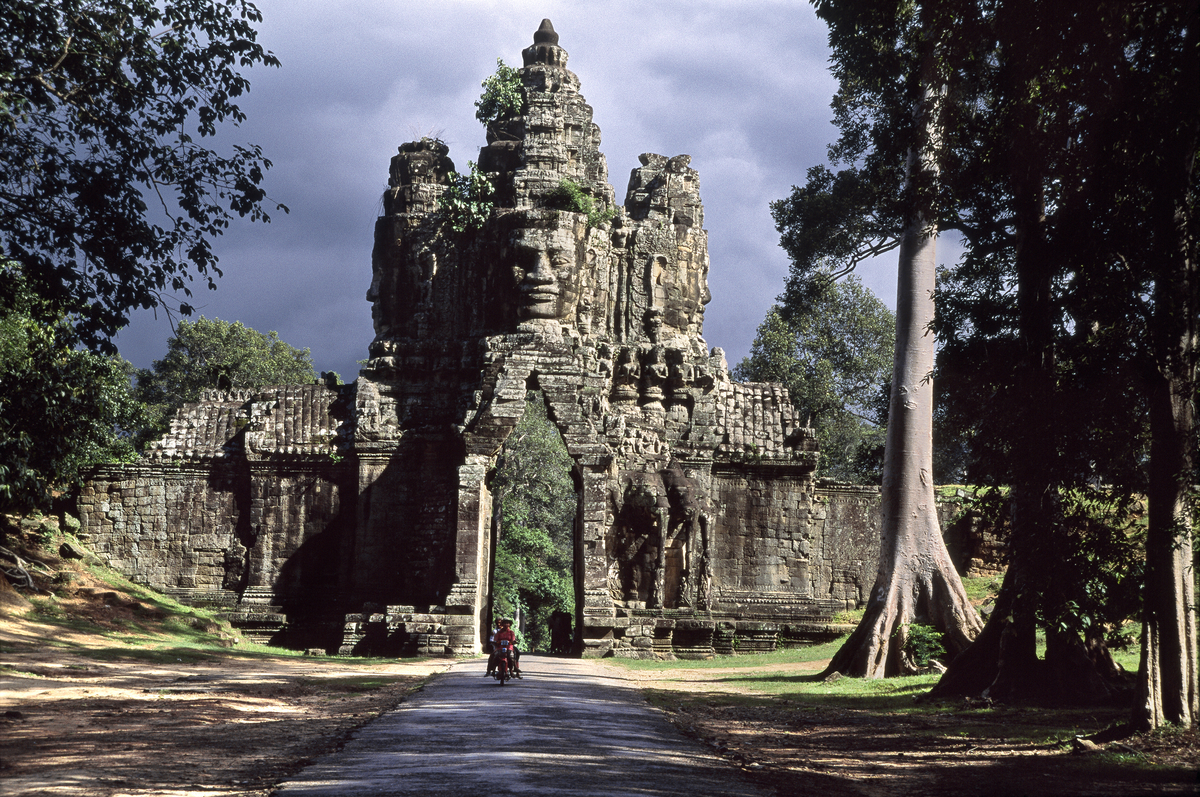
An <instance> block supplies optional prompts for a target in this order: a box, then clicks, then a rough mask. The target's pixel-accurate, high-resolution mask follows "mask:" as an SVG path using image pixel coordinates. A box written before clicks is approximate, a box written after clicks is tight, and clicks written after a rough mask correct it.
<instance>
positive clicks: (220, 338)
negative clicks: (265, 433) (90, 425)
mask: <svg viewBox="0 0 1200 797" xmlns="http://www.w3.org/2000/svg"><path fill="white" fill-rule="evenodd" d="M316 378H317V374H316V372H315V371H314V370H313V364H312V357H311V356H310V354H309V350H308V349H297V348H294V347H292V346H290V345H288V344H287V343H285V342H284V341H282V340H280V339H279V335H278V333H276V332H259V331H258V330H255V329H251V328H250V327H247V326H245V325H244V324H242V323H241V322H240V321H234V322H229V321H222V320H221V319H219V318H214V319H212V320H209V319H207V318H205V317H204V316H201V317H200V318H198V319H196V320H195V321H180V322H179V326H178V328H177V329H176V331H175V334H174V335H173V336H172V337H170V338H169V339H168V340H167V353H166V356H164V357H163V358H162V359H161V360H155V361H154V363H153V364H152V365H151V367H150V368H143V369H141V370H139V371H138V372H137V387H136V389H135V391H134V394H135V395H136V397H137V398H138V399H139V400H140V401H142V402H144V403H145V404H146V411H147V415H148V418H149V420H148V423H147V425H146V427H145V429H143V430H142V432H141V433H140V434H139V435H138V442H139V444H145V443H146V442H148V441H149V440H152V439H154V438H155V437H158V436H159V435H161V434H162V433H163V432H164V431H166V428H167V425H168V424H169V423H170V421H171V416H173V415H174V414H175V411H176V410H178V409H179V408H180V407H181V406H183V404H184V402H188V401H197V400H199V398H200V392H201V391H203V390H213V389H220V390H257V389H258V388H262V387H267V386H269V385H295V384H310V383H311V382H313V380H315V379H316Z"/></svg>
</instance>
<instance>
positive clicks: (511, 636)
mask: <svg viewBox="0 0 1200 797" xmlns="http://www.w3.org/2000/svg"><path fill="white" fill-rule="evenodd" d="M504 642H508V646H509V651H510V652H509V668H510V669H511V670H512V673H513V675H515V676H517V677H518V678H520V677H521V652H520V651H519V650H517V633H516V632H515V631H513V630H512V620H508V619H503V620H501V621H500V630H499V631H497V632H496V636H495V637H493V638H492V655H490V656H488V672H489V673H491V672H495V670H496V663H497V661H498V660H499V658H500V656H501V655H503V654H502V653H501V652H500V651H501V650H503V643H504Z"/></svg>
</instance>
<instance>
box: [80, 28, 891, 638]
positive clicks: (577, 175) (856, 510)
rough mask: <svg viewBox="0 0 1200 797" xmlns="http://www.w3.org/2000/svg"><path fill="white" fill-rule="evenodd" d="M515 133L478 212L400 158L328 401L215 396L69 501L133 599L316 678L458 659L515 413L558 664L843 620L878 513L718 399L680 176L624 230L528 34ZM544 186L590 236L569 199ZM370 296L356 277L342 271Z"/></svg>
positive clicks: (505, 138) (441, 170) (746, 389)
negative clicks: (571, 622)
mask: <svg viewBox="0 0 1200 797" xmlns="http://www.w3.org/2000/svg"><path fill="white" fill-rule="evenodd" d="M523 61H524V66H523V68H522V69H521V70H520V76H521V82H522V84H523V86H524V93H525V100H526V107H525V110H524V112H523V114H522V115H520V116H519V117H516V118H513V119H510V120H507V121H504V122H501V123H497V124H494V125H492V126H491V128H490V129H489V131H488V144H487V146H485V147H484V148H483V149H482V150H481V151H480V153H479V158H478V163H479V169H480V171H482V172H484V173H485V174H487V175H488V176H489V177H490V178H491V180H492V182H493V184H494V185H495V186H496V210H495V212H494V213H493V214H492V215H491V217H490V218H489V220H488V221H487V222H486V223H484V224H483V226H482V227H481V228H478V229H468V230H466V231H464V232H457V231H455V230H454V229H452V227H451V226H450V225H449V224H447V223H446V219H445V216H444V214H440V213H438V212H437V209H438V207H439V198H440V197H441V196H442V194H443V192H445V191H446V190H447V188H448V186H449V185H450V182H451V173H452V172H453V171H454V165H453V163H452V162H451V161H450V159H449V157H448V151H447V148H446V147H445V145H443V144H442V143H441V142H438V141H434V140H430V139H423V140H421V141H416V142H412V143H408V144H404V145H403V146H401V147H400V152H399V154H397V155H396V156H395V157H394V158H393V159H392V163H391V170H390V179H389V188H388V190H387V192H386V193H385V195H384V215H383V216H382V217H381V218H380V219H379V220H378V222H377V225H376V231H375V246H374V254H373V257H372V276H371V283H370V290H369V293H368V296H367V298H368V299H369V300H370V302H371V305H372V316H373V319H374V324H375V332H376V336H375V339H374V340H373V341H372V342H371V344H370V349H369V360H368V361H367V363H366V366H365V367H364V368H363V370H362V372H361V374H360V375H359V378H358V379H357V380H356V382H355V383H354V384H352V385H345V386H334V387H330V386H324V385H304V386H290V387H277V388H270V389H267V390H263V391H256V392H243V393H237V392H234V393H217V392H214V393H211V394H209V395H206V396H205V397H204V398H203V399H202V400H201V401H200V402H199V403H197V404H190V405H187V406H185V407H184V408H183V409H182V410H181V411H180V412H179V414H178V415H177V416H176V418H175V419H174V421H173V422H172V425H171V429H170V432H169V433H168V434H167V435H166V437H165V438H163V439H162V440H161V441H159V442H158V443H156V444H155V445H154V446H153V447H152V449H151V450H149V451H148V452H147V454H146V456H145V457H144V458H143V460H142V461H141V462H139V463H138V464H135V465H123V466H108V467H105V468H102V469H100V470H99V471H97V472H96V473H95V474H94V476H93V478H92V479H91V480H90V481H89V483H88V484H87V485H86V486H85V489H84V491H83V495H82V498H81V501H80V507H79V509H80V515H81V520H82V522H83V525H84V529H83V531H84V533H86V534H88V535H90V539H91V543H92V546H93V548H94V549H95V550H96V551H97V553H99V554H101V555H102V556H105V557H107V558H108V560H109V561H110V563H111V564H112V565H113V566H115V567H116V568H118V569H119V570H121V571H123V572H124V573H126V574H127V575H128V576H129V577H131V578H133V579H135V580H137V581H139V582H142V583H145V584H149V585H151V586H154V587H157V588H160V589H163V590H166V591H168V592H170V593H171V594H174V595H176V596H178V597H180V598H182V599H184V600H188V601H192V602H199V603H208V604H217V605H222V606H225V607H227V610H228V611H229V612H230V613H231V614H232V616H233V617H234V618H235V621H236V622H237V623H238V624H240V625H241V626H242V627H243V628H245V629H248V630H249V631H250V632H251V633H252V634H257V635H259V636H261V637H263V638H268V637H272V636H276V635H280V634H282V635H283V639H284V640H285V641H287V642H288V643H289V644H293V645H296V646H303V647H315V646H320V647H324V648H326V649H328V650H329V651H331V652H335V651H340V652H342V653H358V652H399V653H414V652H415V653H429V654H444V653H447V652H451V653H454V654H461V655H465V654H471V653H476V652H478V651H479V650H480V645H481V642H482V641H483V640H485V639H486V629H487V624H488V622H489V619H490V618H489V616H488V607H489V598H490V583H489V574H490V572H491V561H492V556H493V552H494V550H495V544H496V539H495V534H494V531H493V528H494V527H493V522H492V509H493V502H492V494H491V492H490V490H489V474H490V473H491V471H492V469H493V468H494V466H495V464H496V458H497V455H498V454H499V452H500V449H501V446H502V445H503V444H504V442H505V439H506V438H507V437H508V435H509V433H510V432H511V431H512V429H513V427H514V426H515V424H516V423H517V421H518V420H519V419H520V417H521V415H522V413H523V412H524V408H525V399H526V395H527V391H529V390H531V389H537V390H539V391H540V392H541V395H543V396H544V397H545V401H546V404H547V410H548V415H549V417H550V418H551V419H552V421H553V423H554V424H555V425H556V426H557V428H558V430H559V431H560V433H561V434H562V438H563V440H564V442H565V444H566V447H567V450H568V452H569V454H570V456H571V459H572V461H573V463H574V467H573V478H574V480H575V483H576V487H577V494H578V496H579V506H578V512H577V515H576V522H575V583H576V606H577V608H576V615H577V616H576V624H575V625H576V630H577V640H576V641H577V646H578V649H579V651H580V652H582V653H583V655H609V654H612V655H631V656H649V655H655V654H658V655H669V654H674V655H678V656H705V655H711V654H712V653H713V652H714V651H718V652H721V651H725V652H728V651H730V650H732V649H733V647H734V646H735V645H736V647H737V648H738V649H740V650H757V649H770V648H771V647H773V646H774V645H776V644H778V643H779V642H780V641H786V640H787V639H788V637H789V636H792V635H795V634H796V633H799V629H801V628H802V627H803V625H804V624H805V623H806V622H810V621H812V620H813V619H815V618H820V617H827V616H828V615H829V614H830V613H831V612H832V611H835V610H839V609H842V608H847V607H853V606H854V605H856V604H859V603H861V602H862V601H863V600H864V599H865V597H866V595H865V590H866V589H869V587H870V585H871V583H872V581H873V577H874V570H875V557H876V555H877V553H876V549H877V546H878V536H877V535H878V521H877V504H878V496H877V493H876V492H875V491H874V490H871V489H867V490H862V489H851V488H840V489H839V488H834V487H826V488H822V489H818V487H817V485H816V483H815V481H814V478H813V473H814V469H815V467H816V463H817V457H818V453H817V450H816V444H815V440H814V437H813V435H812V432H811V430H809V429H806V428H804V427H803V426H802V425H800V423H799V422H798V419H797V418H796V417H795V415H794V413H793V410H792V407H791V405H790V403H789V400H788V396H787V394H786V392H785V391H784V390H783V389H782V388H781V387H780V386H779V385H775V384H740V383H736V382H733V381H731V380H730V377H729V370H728V366H727V364H726V361H725V358H724V356H723V354H722V352H721V350H720V349H712V350H710V349H709V348H708V346H707V344H706V343H705V341H704V339H703V338H702V331H703V320H704V307H705V304H706V303H707V302H708V301H709V298H710V297H709V292H708V285H707V276H708V270H709V259H708V250H707V234H706V232H705V230H704V209H703V205H702V204H701V201H700V186H699V179H698V176H697V173H696V171H695V170H694V169H692V168H691V166H690V165H689V160H690V159H689V158H688V156H686V155H680V156H677V157H672V158H668V157H664V156H660V155H653V154H645V155H642V156H641V158H640V161H641V164H640V166H638V167H637V168H635V169H633V171H632V173H631V175H630V178H629V186H628V189H627V192H626V196H625V201H624V204H623V205H620V206H618V205H617V204H616V201H615V196H614V193H613V189H612V187H611V186H610V185H609V183H608V169H607V165H606V162H605V159H604V156H603V155H602V154H601V152H600V149H599V145H600V130H599V128H598V127H597V126H596V124H595V123H594V122H593V121H592V109H591V107H590V106H589V105H588V104H587V103H586V102H585V101H584V99H583V96H582V95H581V94H580V93H579V87H580V84H579V79H578V78H577V77H576V76H575V74H574V73H572V72H571V71H569V70H568V69H567V66H566V65H567V53H566V52H565V51H564V50H563V49H562V48H561V47H560V46H559V45H558V35H557V34H556V33H555V32H554V30H553V28H552V27H551V25H550V24H549V22H548V21H546V22H543V24H542V27H541V28H540V29H539V30H538V31H537V33H536V34H535V35H534V43H533V44H532V45H531V46H530V47H528V48H527V49H526V50H524V52H523ZM564 181H570V183H572V184H574V186H575V187H577V188H578V189H581V191H582V193H583V194H584V195H586V196H588V197H590V198H591V199H592V201H593V203H594V205H595V207H596V208H597V209H598V210H597V211H595V212H593V213H592V214H591V215H590V216H589V214H588V213H585V212H580V206H579V205H578V204H572V203H571V202H569V201H564V199H563V196H564V190H563V185H564ZM364 282H365V274H364Z"/></svg>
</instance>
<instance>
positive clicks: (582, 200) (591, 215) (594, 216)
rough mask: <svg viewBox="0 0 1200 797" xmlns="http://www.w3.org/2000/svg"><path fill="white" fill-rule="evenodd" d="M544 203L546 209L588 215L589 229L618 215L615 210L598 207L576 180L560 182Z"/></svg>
mask: <svg viewBox="0 0 1200 797" xmlns="http://www.w3.org/2000/svg"><path fill="white" fill-rule="evenodd" d="M544 202H545V204H546V207H548V208H553V209H555V210H567V211H570V212H571V213H585V214H587V218H588V226H589V227H599V226H600V225H601V224H603V223H605V222H606V221H611V220H612V219H613V217H615V216H616V215H617V211H616V210H615V209H613V208H605V207H603V206H602V205H597V203H596V200H595V199H594V198H593V197H592V195H591V194H589V193H588V192H587V190H586V189H585V188H584V187H583V186H581V185H580V184H579V183H577V182H575V181H574V180H562V181H560V182H559V184H558V185H556V186H555V187H554V188H553V189H551V190H550V191H549V192H548V193H547V194H546V198H545V200H544Z"/></svg>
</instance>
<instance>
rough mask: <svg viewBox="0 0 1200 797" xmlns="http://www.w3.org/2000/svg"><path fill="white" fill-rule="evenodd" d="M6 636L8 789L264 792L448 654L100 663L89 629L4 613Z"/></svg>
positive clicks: (392, 702) (392, 701)
mask: <svg viewBox="0 0 1200 797" xmlns="http://www.w3.org/2000/svg"><path fill="white" fill-rule="evenodd" d="M107 644H108V645H113V643H111V642H108V643H107ZM0 645H2V646H3V665H4V668H5V669H4V670H0V711H2V712H3V713H4V714H3V718H2V719H0V736H2V738H3V741H2V742H0V759H2V763H0V780H2V781H3V785H2V788H0V791H3V793H4V794H5V795H7V796H8V797H35V796H37V797H40V795H71V796H72V797H117V796H118V795H120V796H121V797H124V796H125V795H129V796H130V797H132V796H133V795H169V796H170V797H184V796H185V795H188V796H190V795H266V794H269V793H270V791H271V788H272V787H273V786H274V785H275V784H276V783H278V782H279V781H280V780H281V779H282V778H284V777H286V776H287V775H289V774H291V773H293V772H296V771H297V770H299V769H300V768H301V767H302V766H303V765H304V764H306V763H308V762H309V761H311V760H312V759H313V758H315V757H316V756H318V755H320V754H322V753H325V752H328V751H329V750H332V749H335V748H336V747H337V746H338V745H340V744H341V743H342V742H344V740H345V739H346V738H347V736H348V735H349V733H350V732H351V731H352V730H353V729H355V728H357V727H360V726H361V725H363V724H365V723H367V722H369V721H370V720H371V719H373V718H375V717H377V716H378V715H379V714H380V713H382V712H384V711H387V710H390V709H392V708H394V707H395V706H396V705H397V704H399V703H400V702H401V701H402V700H403V699H404V697H405V695H407V694H408V693H409V692H410V691H411V690H412V689H413V688H415V687H416V686H417V685H419V684H420V683H421V682H422V681H423V680H424V679H425V678H426V677H427V676H429V675H430V674H432V673H436V672H441V671H443V670H445V669H446V668H447V667H448V666H449V665H450V664H451V663H452V662H451V661H449V660H429V661H422V662H419V663H395V664H387V665H371V666H365V665H361V664H356V663H355V662H354V661H353V660H341V659H339V660H330V659H316V658H314V659H304V658H289V657H254V658H247V657H239V656H237V655H236V654H231V655H230V656H228V657H226V656H222V657H221V658H219V659H218V658H215V657H202V658H201V659H200V660H187V661H185V660H183V659H182V658H181V659H179V660H177V661H175V662H173V663H147V662H145V661H142V660H139V659H138V658H137V654H138V651H136V650H134V649H126V650H121V649H119V646H115V645H114V649H110V650H108V651H107V652H106V651H104V649H102V648H101V649H100V651H101V652H100V654H99V655H100V656H104V657H108V658H109V660H98V659H97V638H96V637H92V636H86V635H78V634H70V633H64V632H61V631H58V630H55V629H54V628H52V627H49V626H42V625H32V624H27V623H13V622H8V621H0ZM72 647H75V648H76V650H78V651H85V653H83V654H81V653H79V652H72V649H71V648H72ZM181 655H186V654H181ZM189 659H190V657H189Z"/></svg>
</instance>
